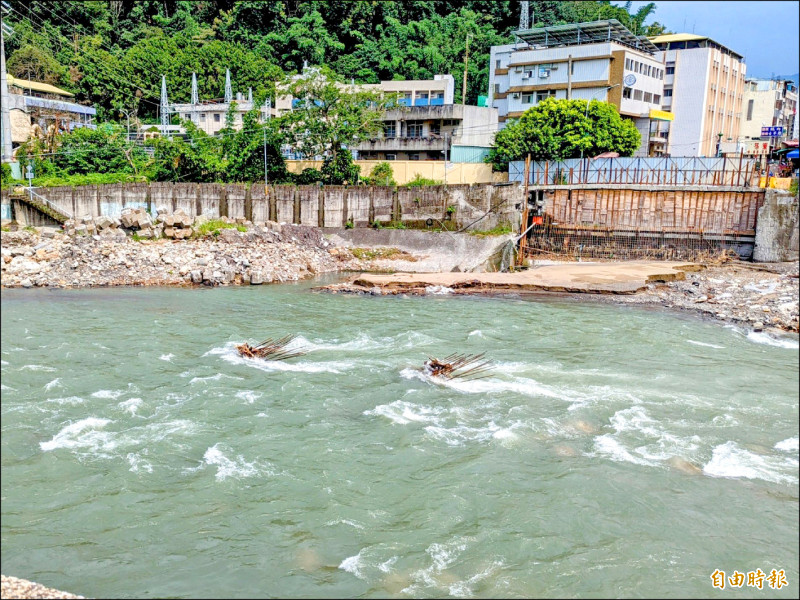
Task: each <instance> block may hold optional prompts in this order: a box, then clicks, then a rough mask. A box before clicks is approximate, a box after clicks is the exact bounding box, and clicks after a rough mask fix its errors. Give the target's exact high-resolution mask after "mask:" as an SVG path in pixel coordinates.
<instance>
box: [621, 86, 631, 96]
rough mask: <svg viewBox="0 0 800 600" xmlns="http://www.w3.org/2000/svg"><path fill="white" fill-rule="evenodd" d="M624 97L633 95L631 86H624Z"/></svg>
mask: <svg viewBox="0 0 800 600" xmlns="http://www.w3.org/2000/svg"><path fill="white" fill-rule="evenodd" d="M622 97H623V98H630V97H631V88H629V87H626V88H622Z"/></svg>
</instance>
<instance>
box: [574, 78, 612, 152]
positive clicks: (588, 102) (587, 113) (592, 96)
mask: <svg viewBox="0 0 800 600" xmlns="http://www.w3.org/2000/svg"><path fill="white" fill-rule="evenodd" d="M619 85H620V84H619V83H615V84H614V85H609V86H606V87H604V88H603V89H602V90H598V91H596V92H595V93H594V94H592V95H591V96H589V100H588V101H587V102H586V114H585V115H584V118H586V119H588V118H589V105H590V104H591V103H592V100H594V97H595V96H596V95H597V94H599V93H600V92H605V91H607V90H610V89H612V88H615V87H619ZM581 163H583V147H582V146H581Z"/></svg>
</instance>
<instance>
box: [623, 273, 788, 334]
mask: <svg viewBox="0 0 800 600" xmlns="http://www.w3.org/2000/svg"><path fill="white" fill-rule="evenodd" d="M799 267H800V265H798V263H797V262H791V263H747V262H740V261H729V262H726V263H722V264H710V265H707V266H706V268H705V269H703V270H702V271H696V272H690V273H687V274H686V278H685V279H683V280H679V281H672V282H669V283H657V284H648V285H647V288H646V289H645V290H643V291H642V292H640V293H638V294H634V295H632V296H621V297H617V298H615V299H614V300H615V301H618V302H623V303H630V304H650V305H659V306H663V307H665V308H668V309H671V310H681V311H691V312H696V313H699V314H700V315H702V316H705V317H709V318H712V319H716V320H719V321H723V322H725V323H731V324H734V325H737V326H740V327H744V328H747V329H753V330H754V331H761V330H765V331H770V330H774V331H783V332H791V333H798V332H799V331H800V315H798V306H799V305H800V303H799V302H798V296H800V280H799V279H798V268H799Z"/></svg>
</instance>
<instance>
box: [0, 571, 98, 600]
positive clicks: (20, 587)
mask: <svg viewBox="0 0 800 600" xmlns="http://www.w3.org/2000/svg"><path fill="white" fill-rule="evenodd" d="M0 579H2V586H1V587H2V593H1V594H0V597H2V598H23V599H25V600H28V599H34V598H47V599H50V598H84V597H85V596H76V595H75V594H69V593H67V592H62V591H60V590H56V589H53V588H49V587H45V586H43V585H41V584H39V583H36V582H35V581H28V580H27V579H20V578H19V577H9V576H7V575H2V576H0Z"/></svg>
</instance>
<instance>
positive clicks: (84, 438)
mask: <svg viewBox="0 0 800 600" xmlns="http://www.w3.org/2000/svg"><path fill="white" fill-rule="evenodd" d="M109 423H112V421H111V420H110V419H100V418H97V417H88V418H86V419H81V420H80V421H78V422H76V423H72V424H70V425H67V426H66V427H64V428H63V429H62V430H61V431H59V432H58V433H57V434H56V435H55V436H54V437H53V439H52V440H50V441H49V442H40V443H39V446H40V447H41V449H42V451H43V452H49V451H50V450H57V449H58V448H89V449H92V450H94V451H96V452H104V451H109V450H112V449H113V448H114V447H115V445H116V444H115V443H114V442H113V441H112V439H111V434H109V433H108V432H105V431H100V430H101V429H103V428H104V427H105V426H106V425H108V424H109Z"/></svg>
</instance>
